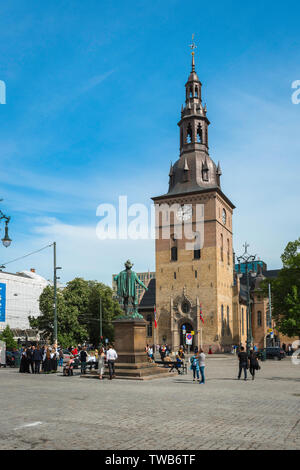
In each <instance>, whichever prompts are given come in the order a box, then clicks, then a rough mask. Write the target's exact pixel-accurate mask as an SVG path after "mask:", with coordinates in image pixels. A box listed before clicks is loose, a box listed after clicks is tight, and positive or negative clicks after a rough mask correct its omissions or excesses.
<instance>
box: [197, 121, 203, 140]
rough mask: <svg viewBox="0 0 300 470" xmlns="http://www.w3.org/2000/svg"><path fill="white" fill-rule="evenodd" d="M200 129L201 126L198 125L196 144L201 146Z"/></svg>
mask: <svg viewBox="0 0 300 470" xmlns="http://www.w3.org/2000/svg"><path fill="white" fill-rule="evenodd" d="M202 136H203V134H202V127H201V124H199V125H198V127H197V142H198V143H200V144H202Z"/></svg>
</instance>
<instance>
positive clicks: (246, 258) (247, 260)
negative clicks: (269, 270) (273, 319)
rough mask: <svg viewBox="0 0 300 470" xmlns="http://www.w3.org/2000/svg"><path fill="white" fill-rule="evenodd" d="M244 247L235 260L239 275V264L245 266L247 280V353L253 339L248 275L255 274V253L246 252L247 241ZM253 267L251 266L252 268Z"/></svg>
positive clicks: (240, 274)
mask: <svg viewBox="0 0 300 470" xmlns="http://www.w3.org/2000/svg"><path fill="white" fill-rule="evenodd" d="M243 246H244V248H245V251H244V253H243V254H242V255H241V256H238V257H237V261H238V264H239V277H241V276H242V273H241V264H243V266H245V275H246V282H247V354H249V351H250V347H251V343H252V341H253V338H252V319H251V299H250V278H249V276H250V275H251V276H253V277H255V276H256V272H255V270H254V261H255V259H256V255H250V254H249V253H248V251H247V250H248V247H249V245H248V244H247V242H245V244H244V245H243ZM252 267H253V268H252Z"/></svg>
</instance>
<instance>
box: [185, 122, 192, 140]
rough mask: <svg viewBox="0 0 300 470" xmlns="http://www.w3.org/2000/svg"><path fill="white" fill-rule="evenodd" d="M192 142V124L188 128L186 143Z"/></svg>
mask: <svg viewBox="0 0 300 470" xmlns="http://www.w3.org/2000/svg"><path fill="white" fill-rule="evenodd" d="M192 140H193V131H192V126H191V124H189V125H188V127H187V131H186V141H187V143H188V144H190V143H191V142H192Z"/></svg>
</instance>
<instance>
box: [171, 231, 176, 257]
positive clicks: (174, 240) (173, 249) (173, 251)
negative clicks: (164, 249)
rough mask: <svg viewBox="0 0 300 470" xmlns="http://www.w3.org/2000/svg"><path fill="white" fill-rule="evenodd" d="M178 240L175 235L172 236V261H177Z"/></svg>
mask: <svg viewBox="0 0 300 470" xmlns="http://www.w3.org/2000/svg"><path fill="white" fill-rule="evenodd" d="M177 251H178V250H177V240H176V238H175V236H174V235H171V261H177V254H178V253H177Z"/></svg>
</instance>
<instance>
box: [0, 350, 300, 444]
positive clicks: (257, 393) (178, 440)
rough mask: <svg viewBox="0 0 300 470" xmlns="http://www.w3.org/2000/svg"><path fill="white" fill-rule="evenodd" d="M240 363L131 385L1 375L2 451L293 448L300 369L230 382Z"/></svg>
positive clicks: (285, 365)
mask: <svg viewBox="0 0 300 470" xmlns="http://www.w3.org/2000/svg"><path fill="white" fill-rule="evenodd" d="M236 376H237V359H236V358H235V357H232V356H223V357H222V356H212V357H208V358H207V367H206V378H207V383H206V384H205V385H199V384H198V383H195V382H194V383H193V382H192V378H191V372H190V371H189V372H188V375H185V376H177V373H174V374H173V375H172V377H171V378H166V379H156V380H152V381H145V382H138V381H134V382H133V381H128V380H113V381H109V380H105V381H102V382H100V381H99V380H97V379H92V378H90V379H84V378H80V377H79V376H74V377H62V375H61V374H60V373H59V374H58V375H45V376H44V375H39V376H38V375H37V376H35V375H27V374H26V375H25V374H20V373H19V372H18V371H17V370H15V369H0V399H1V427H0V429H1V430H0V449H111V450H118V449H122V450H125V449H137V450H138V449H141V450H147V449H151V450H154V449H166V450H170V449H173V450H194V449H299V448H300V366H296V365H293V364H292V363H291V360H290V359H289V358H286V359H284V360H283V361H280V362H276V361H267V362H265V363H262V370H261V371H259V372H258V373H257V377H256V379H255V381H252V380H248V381H247V382H244V381H243V380H240V381H237V380H236Z"/></svg>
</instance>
